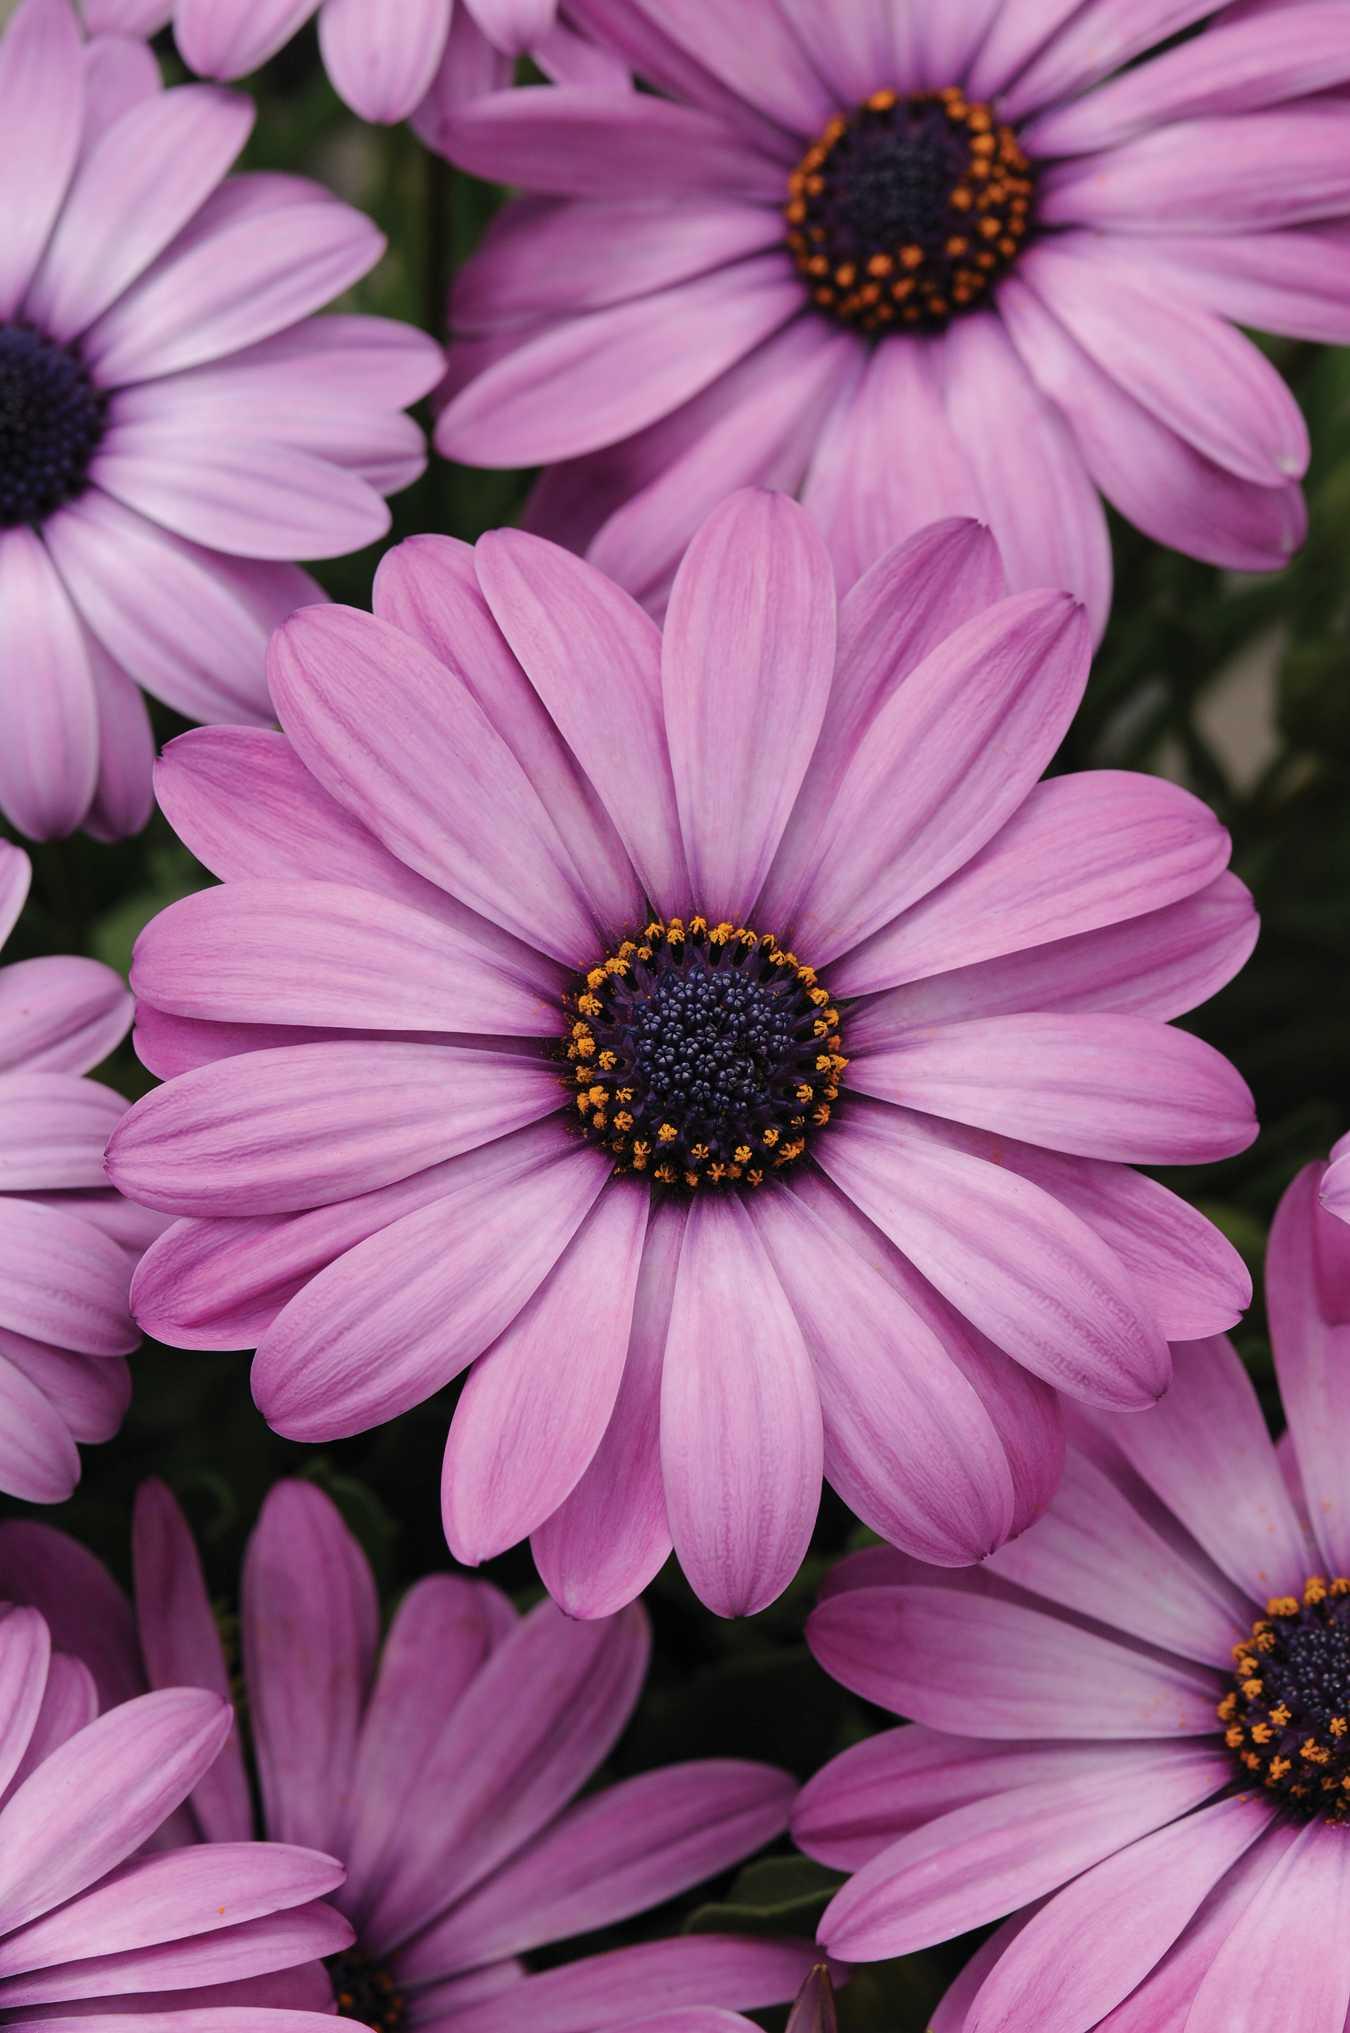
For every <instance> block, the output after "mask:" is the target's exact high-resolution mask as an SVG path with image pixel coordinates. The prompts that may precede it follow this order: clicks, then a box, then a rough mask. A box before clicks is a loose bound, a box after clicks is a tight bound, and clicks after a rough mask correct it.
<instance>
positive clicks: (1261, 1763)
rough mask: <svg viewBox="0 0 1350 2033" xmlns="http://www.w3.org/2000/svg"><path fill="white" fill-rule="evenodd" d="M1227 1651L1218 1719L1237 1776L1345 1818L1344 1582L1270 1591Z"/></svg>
mask: <svg viewBox="0 0 1350 2033" xmlns="http://www.w3.org/2000/svg"><path fill="white" fill-rule="evenodd" d="M1233 1658H1234V1661H1235V1664H1234V1669H1233V1689H1232V1692H1231V1693H1229V1694H1226V1695H1225V1696H1224V1698H1223V1700H1222V1701H1221V1702H1220V1703H1219V1719H1220V1721H1221V1722H1223V1723H1224V1724H1225V1725H1226V1731H1225V1739H1226V1742H1227V1744H1228V1747H1229V1749H1230V1750H1232V1751H1233V1752H1235V1753H1236V1755H1237V1759H1238V1762H1239V1764H1240V1765H1241V1766H1242V1768H1243V1771H1244V1773H1249V1774H1250V1775H1251V1776H1252V1778H1254V1779H1259V1780H1260V1782H1261V1784H1262V1785H1263V1786H1264V1787H1265V1788H1266V1789H1267V1791H1269V1792H1272V1793H1277V1794H1278V1795H1279V1796H1280V1798H1281V1800H1283V1801H1284V1802H1285V1803H1286V1804H1287V1805H1288V1806H1289V1807H1290V1808H1291V1809H1293V1811H1294V1812H1295V1813H1297V1814H1299V1815H1301V1816H1304V1817H1311V1816H1313V1815H1320V1816H1322V1817H1324V1818H1326V1819H1327V1820H1331V1821H1347V1820H1350V1579H1347V1578H1346V1576H1345V1575H1337V1576H1336V1578H1335V1579H1334V1580H1333V1581H1327V1580H1325V1579H1324V1578H1323V1577H1322V1576H1321V1575H1320V1574H1315V1575H1314V1576H1313V1577H1312V1579H1311V1580H1310V1581H1308V1582H1306V1583H1305V1585H1304V1589H1303V1593H1302V1595H1301V1596H1297V1595H1277V1596H1272V1597H1271V1600H1270V1601H1269V1602H1268V1603H1267V1604H1266V1614H1265V1615H1264V1616H1263V1617H1261V1618H1259V1619H1258V1621H1257V1622H1256V1623H1255V1624H1253V1626H1252V1634H1251V1636H1250V1638H1246V1639H1244V1640H1243V1641H1242V1643H1241V1644H1239V1645H1236V1646H1234V1648H1233Z"/></svg>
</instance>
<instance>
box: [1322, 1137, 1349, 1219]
mask: <svg viewBox="0 0 1350 2033" xmlns="http://www.w3.org/2000/svg"><path fill="white" fill-rule="evenodd" d="M1321 1199H1322V1205H1323V1206H1324V1207H1325V1208H1326V1210H1327V1212H1328V1214H1334V1215H1336V1216H1337V1217H1338V1218H1339V1219H1340V1220H1341V1221H1350V1135H1346V1136H1343V1137H1341V1138H1340V1139H1339V1141H1338V1142H1336V1143H1334V1144H1333V1145H1332V1147H1331V1158H1330V1161H1329V1162H1328V1165H1327V1169H1326V1172H1325V1174H1324V1176H1323V1179H1322V1189H1321Z"/></svg>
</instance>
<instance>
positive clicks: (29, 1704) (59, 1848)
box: [0, 1527, 352, 2033]
mask: <svg viewBox="0 0 1350 2033" xmlns="http://www.w3.org/2000/svg"><path fill="white" fill-rule="evenodd" d="M11 1529H17V1530H19V1531H22V1529H23V1528H22V1527H17V1528H11ZM49 1536H51V1537H53V1538H58V1539H59V1538H60V1536H61V1535H60V1534H58V1533H53V1534H50V1535H49ZM71 1543H73V1542H71ZM84 1557H85V1558H86V1559H89V1557H90V1556H89V1555H85V1556H84ZM19 1578H20V1582H21V1583H22V1576H20V1577H19ZM69 1611H70V1606H69V1605H62V1614H63V1618H64V1621H65V1622H66V1623H67V1624H69V1623H70V1622H71V1617H70V1613H69ZM233 1720H234V1718H233V1713H232V1711H231V1709H230V1705H229V1703H228V1702H227V1701H224V1700H222V1699H221V1698H220V1696H219V1694H216V1693H209V1692H206V1691H205V1690H203V1689H202V1688H200V1687H193V1686H165V1687H162V1688H160V1689H158V1690H157V1691H156V1692H154V1693H151V1694H142V1695H140V1696H139V1697H137V1698H135V1699H129V1700H124V1701H121V1702H119V1704H118V1705H117V1706H115V1707H113V1708H110V1709H109V1710H108V1711H107V1712H106V1713H104V1714H102V1715H100V1714H99V1713H98V1700H97V1695H96V1689H95V1680H94V1676H93V1675H92V1674H91V1672H90V1670H89V1668H88V1666H86V1665H85V1664H84V1663H83V1662H82V1660H81V1658H80V1657H79V1648H78V1646H77V1647H76V1649H75V1652H74V1653H73V1654H71V1653H68V1652H67V1651H65V1650H56V1649H54V1648H53V1630H52V1628H50V1627H49V1624H48V1622H47V1621H45V1620H44V1619H43V1617H42V1616H41V1615H39V1613H38V1611H37V1610H36V1609H32V1608H17V1609H16V1608H13V1607H11V1606H9V1605H8V1604H6V1605H5V1606H4V1607H3V1608H0V2024H3V2025H4V2026H5V2027H7V2028H8V2029H9V2033H320V2029H321V2028H323V2027H325V2026H328V2027H331V2026H332V2023H333V2022H332V2018H331V2016H328V2014H329V2011H330V2010H331V2005H330V1996H329V1991H328V1985H327V1979H326V1977H325V1976H324V1972H323V1969H322V1967H321V1965H320V1964H319V1962H318V1961H317V1960H316V1958H319V1957H323V1956H329V1955H335V1954H339V1953H341V1952H342V1951H343V1950H344V1949H346V1948H347V1947H348V1946H349V1944H350V1942H351V1939H352V1930H351V1927H350V1926H349V1925H348V1923H347V1921H346V1920H345V1919H344V1918H343V1916H342V1915H341V1914H340V1913H338V1912H337V1911H336V1910H335V1909H334V1908H333V1907H332V1906H330V1905H326V1904H324V1903H323V1901H324V1895H325V1894H326V1893H329V1892H333V1891H335V1890H336V1888H337V1887H338V1886H339V1885H340V1884H341V1883H342V1876H343V1873H342V1866H341V1864H339V1863H336V1862H335V1861H334V1860H333V1858H332V1857H331V1856H324V1855H320V1854H318V1853H317V1852H316V1851H315V1850H313V1849H312V1848H310V1847H308V1846H306V1847H297V1846H296V1845H294V1844H291V1843H259V1842H251V1841H248V1840H247V1839H240V1840H230V1839H228V1838H226V1839H221V1840H218V1841H208V1842H205V1843H200V1842H194V1840H193V1835H192V1832H191V1830H190V1829H189V1828H187V1827H185V1826H184V1825H183V1816H182V1814H181V1812H180V1809H181V1803H182V1802H183V1801H184V1800H185V1799H186V1798H187V1797H188V1795H189V1794H190V1793H192V1791H193V1789H194V1788H197V1789H199V1790H201V1789H205V1788H206V1787H208V1786H209V1785H210V1784H211V1783H212V1775H213V1773H215V1772H216V1771H218V1770H219V1767H220V1764H221V1762H222V1761H223V1760H224V1759H225V1758H226V1757H227V1755H228V1753H229V1750H230V1746H231V1735H230V1732H231V1728H232V1725H233ZM184 1842H186V1843H188V1844H190V1845H191V1846H190V1847H182V1846H181V1845H182V1844H183V1843H184ZM174 1845H177V1846H174Z"/></svg>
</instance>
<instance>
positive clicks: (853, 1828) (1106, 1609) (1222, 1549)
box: [794, 1165, 1350, 2033]
mask: <svg viewBox="0 0 1350 2033" xmlns="http://www.w3.org/2000/svg"><path fill="white" fill-rule="evenodd" d="M1322 1173H1323V1167H1322V1166H1320V1165H1312V1166H1309V1167H1308V1168H1307V1169H1306V1170H1305V1171H1304V1172H1303V1173H1302V1174H1301V1175H1300V1177H1299V1178H1298V1179H1297V1180H1296V1181H1295V1183H1294V1185H1293V1186H1292V1187H1291V1188H1290V1190H1289V1192H1288V1194H1287V1195H1286V1196H1285V1199H1284V1201H1283V1202H1282V1204H1281V1206H1280V1209H1279V1212H1278V1213H1277V1215H1276V1218H1275V1225H1274V1228H1273V1229H1272V1231H1271V1238H1270V1250H1269V1255H1268V1257H1267V1261H1266V1293H1267V1300H1268V1305H1269V1312H1270V1328H1271V1337H1272V1340H1273V1343H1274V1349H1275V1364H1276V1369H1277V1372H1278V1375H1279V1381H1280V1388H1281V1393H1282V1396H1283V1400H1284V1409H1285V1414H1286V1417H1287V1419H1288V1434H1287V1437H1286V1440H1285V1441H1284V1442H1282V1443H1281V1447H1280V1448H1279V1449H1278V1450H1277V1449H1276V1447H1275V1446H1273V1445H1272V1443H1271V1440H1270V1438H1269V1435H1268V1434H1267V1431H1266V1427H1265V1424H1264V1421H1263V1419H1262V1417H1261V1411H1260V1407H1259V1404H1258V1402H1257V1398H1256V1393H1255V1391H1254V1390H1253V1388H1252V1385H1251V1382H1250V1380H1249V1378H1248V1376H1247V1373H1246V1371H1245V1370H1244V1368H1243V1366H1242V1363H1241V1362H1240V1360H1239V1359H1238V1356H1237V1354H1236V1353H1235V1351H1234V1350H1233V1348H1232V1346H1231V1344H1230V1343H1228V1342H1227V1341H1226V1340H1224V1339H1222V1338H1216V1339H1213V1340H1208V1341H1203V1342H1197V1343H1195V1344H1193V1345H1192V1346H1190V1347H1183V1348H1178V1349H1177V1351H1176V1376H1175V1379H1174V1381H1173V1384H1172V1388H1171V1391H1170V1392H1169V1393H1168V1396H1167V1398H1166V1399H1165V1400H1164V1401H1163V1403H1162V1404H1161V1405H1160V1406H1158V1407H1157V1408H1156V1410H1154V1411H1152V1412H1148V1413H1145V1414H1143V1415H1142V1416H1138V1417H1134V1418H1128V1419H1127V1418H1123V1417H1119V1416H1112V1415H1104V1416H1098V1415H1096V1414H1093V1415H1090V1416H1086V1415H1080V1418H1079V1421H1078V1425H1077V1430H1076V1433H1075V1438H1074V1443H1073V1445H1071V1447H1070V1450H1069V1456H1068V1464H1067V1467H1066V1471H1065V1477H1064V1481H1063V1484H1062V1486H1061V1489H1060V1492H1059V1494H1058V1495H1057V1496H1056V1498H1055V1500H1054V1502H1053V1503H1052V1505H1051V1507H1050V1510H1049V1512H1048V1514H1047V1515H1046V1516H1045V1517H1044V1518H1042V1519H1041V1520H1040V1522H1039V1523H1038V1524H1036V1525H1035V1526H1033V1528H1032V1529H1031V1530H1030V1531H1029V1532H1028V1533H1027V1534H1026V1536H1025V1537H1024V1538H1023V1539H1022V1540H1020V1541H1019V1542H1018V1544H1017V1545H1016V1546H1008V1547H1005V1548H1004V1549H1003V1550H1002V1551H1001V1552H999V1553H996V1554H995V1555H994V1556H993V1558H992V1559H991V1560H990V1561H989V1562H988V1563H987V1566H986V1568H985V1569H984V1570H983V1571H977V1572H974V1573H972V1574H969V1575H961V1576H956V1577H952V1576H950V1575H944V1574H939V1573H936V1572H935V1571H933V1570H932V1569H931V1568H929V1569H925V1568H923V1567H920V1566H919V1565H918V1563H915V1562H906V1561H905V1560H904V1559H903V1557H902V1556H900V1555H898V1554H894V1553H890V1552H888V1551H884V1550H882V1551H879V1552H875V1553H869V1554H865V1555H862V1556H859V1558H858V1560H857V1562H856V1563H855V1564H852V1565H851V1570H850V1563H846V1564H845V1570H844V1572H843V1574H842V1575H841V1577H840V1582H841V1590H842V1592H840V1593H837V1594H835V1595H834V1596H833V1597H832V1598H831V1599H830V1600H828V1601H826V1602H825V1603H824V1604H822V1606H821V1607H820V1608H819V1609H818V1610H817V1611H816V1613H815V1615H814V1617H813V1618H812V1621H811V1624H810V1627H809V1632H808V1635H809V1638H810V1642H811V1646H812V1649H813V1651H814V1652H815V1654H816V1657H817V1658H818V1659H819V1660H820V1662H821V1663H822V1665H824V1666H825V1668H826V1669H827V1671H829V1672H830V1673H832V1674H834V1675H835V1677H836V1678H838V1679H840V1680H842V1681H843V1682H844V1683H845V1684H846V1685H847V1686H849V1687H852V1688H854V1689H855V1690H856V1691H857V1692H859V1693H861V1694H864V1695H865V1696H866V1697H867V1698H868V1699H869V1700H872V1701H876V1702H878V1703H880V1705H881V1706H883V1707H885V1708H890V1709H893V1710H895V1711H897V1712H899V1713H901V1714H904V1715H908V1716H911V1717H913V1718H914V1721H913V1722H912V1723H911V1724H909V1725H908V1726H907V1727H905V1728H902V1729H897V1730H892V1731H890V1732H888V1733H887V1734H884V1735H882V1736H877V1737H873V1738H870V1739H869V1740H868V1741H867V1742H866V1743H863V1744H860V1745H859V1746H857V1747H856V1748H855V1749H854V1750H851V1751H847V1752H845V1753H844V1755H843V1756H842V1757H840V1758H837V1759H836V1760H835V1761H834V1762H833V1764H831V1765H828V1766H827V1767H826V1768H825V1770H824V1771H823V1772H821V1773H820V1774H818V1775H817V1777H816V1778H815V1779H814V1780H812V1781H811V1783H810V1784H809V1785H808V1787H807V1788H806V1791H805V1793H804V1794H803V1796H802V1798H801V1800H800V1802H799V1805H798V1808H797V1810H796V1815H795V1820H794V1831H795V1833H796V1836H797V1839H798V1841H799V1842H800V1843H801V1844H802V1846H803V1847H804V1848H805V1849H807V1850H809V1851H810V1852H811V1854H812V1855H814V1856H817V1857H820V1858H823V1859H824V1860H825V1861H827V1862H829V1863H832V1864H837V1865H840V1866H842V1867H843V1868H844V1869H846V1870H852V1871H854V1872H856V1875H855V1876H854V1877H853V1878H852V1879H851V1880H850V1882H849V1883H848V1884H847V1885H846V1886H845V1887H844V1889H843V1890H842V1891H841V1892H839V1893H838V1894H837V1896H836V1897H835V1899H834V1900H833V1901H832V1903H831V1905H830V1907H829V1908H828V1910H827V1911H826V1914H825V1917H824V1920H823V1921H822V1924H821V1939H822V1941H823V1942H824V1943H826V1944H827V1945H828V1946H829V1949H830V1951H831V1953H838V1954H839V1955H841V1956H843V1957H844V1958H846V1959H848V1960H855V1961H865V1960H870V1959H871V1958H873V1957H875V1956H892V1955H903V1954H906V1953H907V1952H908V1951H909V1950H911V1949H914V1948H918V1947H921V1946H923V1945H924V1944H925V1943H929V1942H933V1941H940V1940H942V1939H944V1938H946V1937H947V1936H950V1935H954V1934H961V1933H964V1932H966V1931H967V1930H968V1929H972V1928H976V1927H981V1926H984V1925H985V1924H987V1923H988V1922H989V1921H991V1920H997V1919H1000V1918H1001V1917H1002V1916H1003V1915H1005V1914H1009V1913H1011V1914H1012V1915H1013V1917H1012V1918H1011V1919H1010V1920H1008V1921H1007V1923H1006V1924H1005V1925H1004V1926H1003V1927H1002V1928H1001V1929H1000V1930H999V1931H998V1932H997V1933H996V1934H995V1935H994V1936H993V1937H992V1939H991V1940H990V1941H989V1942H988V1943H987V1945H986V1946H984V1947H983V1948H981V1949H980V1950H979V1951H978V1952H977V1954H976V1955H975V1957H974V1959H973V1961H972V1962H971V1964H970V1965H969V1967H968V1968H967V1970H966V1971H965V1972H964V1973H963V1975H962V1976H961V1978H960V1979H959V1980H958V1982H957V1984H956V1986H955V1987H954V1989H953V1990H952V1991H951V1992H950V1993H949V1994H948V1997H947V1999H946V2001H945V2003H944V2005H943V2007H942V2010H941V2011H940V2012H939V2014H938V2016H937V2018H936V2019H935V2020H934V2022H933V2024H934V2029H935V2033H1032V2029H1034V2033H1087V2029H1089V2028H1092V2027H1098V2028H1103V2029H1105V2028H1109V2029H1110V2033H1182V2029H1183V2028H1184V2029H1185V2033H1259V2029H1264V2028H1267V2027H1273V2026H1288V2027H1290V2028H1291V2029H1292V2028H1294V2027H1297V2028H1298V2033H1342V2029H1343V2027H1344V2025H1345V2023H1346V2018H1347V2013H1348V2012H1350V1926H1348V1925H1347V1921H1350V1484H1347V1479H1346V1474H1345V1460H1346V1450H1347V1447H1348V1446H1350V1324H1347V1323H1350V1234H1347V1232H1346V1229H1345V1227H1344V1225H1343V1224H1341V1223H1339V1222H1337V1221H1335V1220H1333V1219H1332V1218H1331V1217H1330V1216H1329V1215H1328V1214H1327V1213H1326V1212H1325V1211H1324V1210H1323V1209H1321V1208H1320V1207H1319V1206H1318V1201H1317V1193H1318V1186H1319V1183H1320V1180H1321V1177H1322ZM1039 1902H1044V1903H1039Z"/></svg>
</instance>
